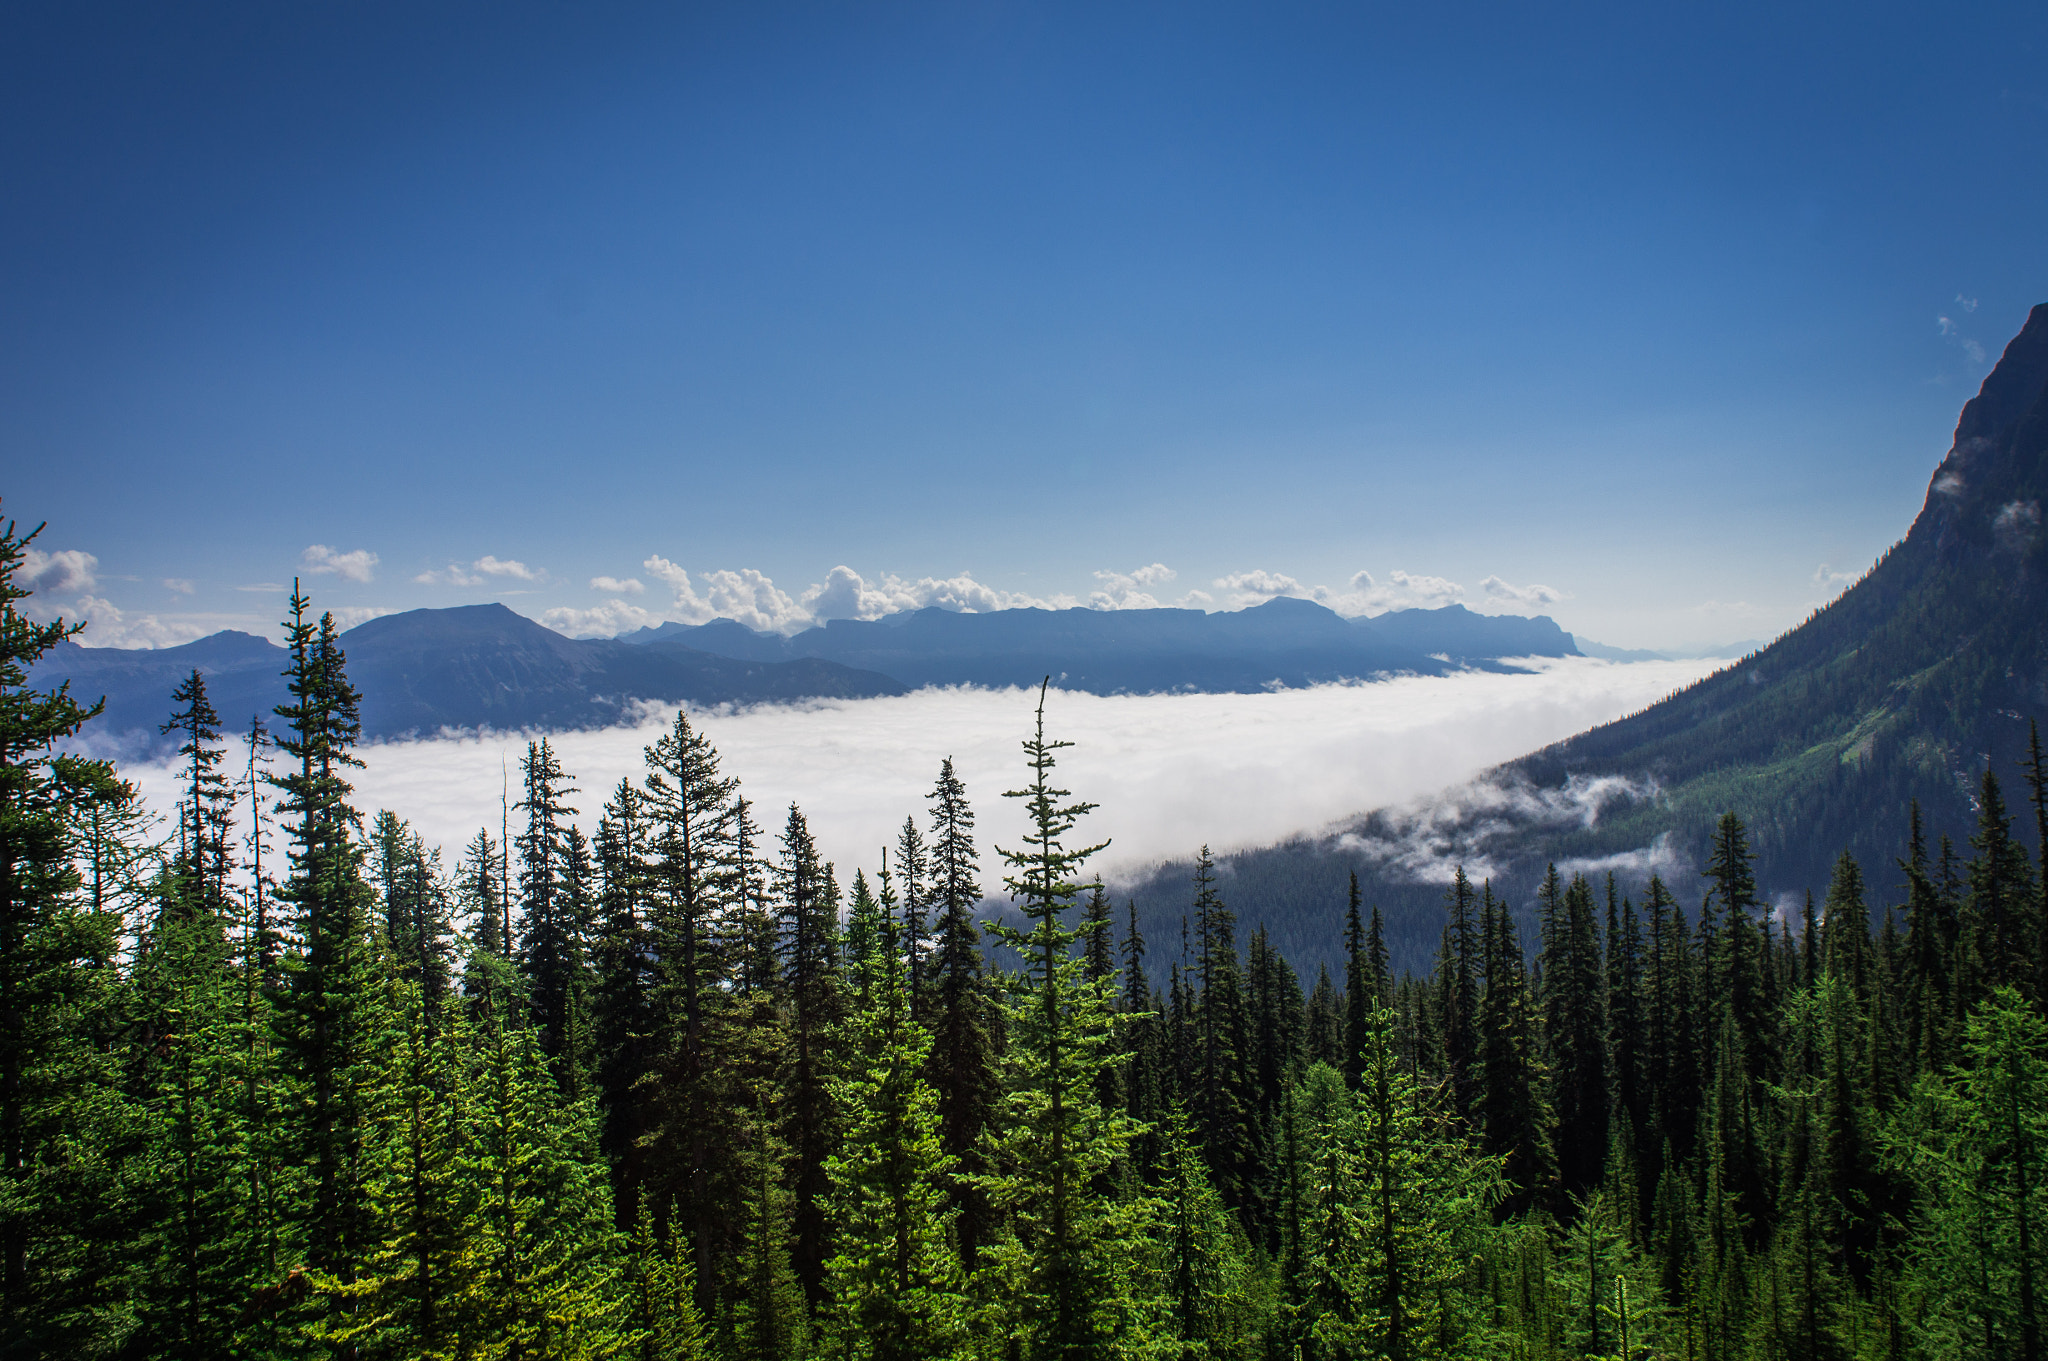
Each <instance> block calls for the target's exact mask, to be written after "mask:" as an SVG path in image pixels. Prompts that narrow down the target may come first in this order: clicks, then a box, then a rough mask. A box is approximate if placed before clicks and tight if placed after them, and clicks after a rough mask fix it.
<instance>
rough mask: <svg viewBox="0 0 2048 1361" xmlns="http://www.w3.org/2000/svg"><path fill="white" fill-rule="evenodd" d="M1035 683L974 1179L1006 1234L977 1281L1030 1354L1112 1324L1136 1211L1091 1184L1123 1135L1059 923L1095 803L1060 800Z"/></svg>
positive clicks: (1074, 929)
mask: <svg viewBox="0 0 2048 1361" xmlns="http://www.w3.org/2000/svg"><path fill="white" fill-rule="evenodd" d="M1048 685H1049V682H1048ZM1046 689H1047V686H1041V687H1040V690H1039V700H1038V709H1037V721H1036V726H1035V728H1034V731H1033V735H1032V737H1031V738H1030V739H1029V740H1027V741H1026V742H1025V743H1024V754H1025V758H1026V762H1027V764H1028V766H1029V768H1030V770H1031V774H1032V781H1031V784H1030V785H1028V786H1027V787H1025V788H1023V789H1018V790H1012V791H1007V793H1006V795H1005V797H1011V798H1019V799H1023V800H1024V801H1025V811H1026V816H1027V817H1028V819H1029V835H1028V836H1027V838H1026V840H1025V843H1024V845H1023V846H1022V847H1021V848H1019V849H1017V850H1001V851H1000V854H1001V855H1002V857H1003V860H1004V863H1005V864H1006V865H1007V866H1008V867H1009V872H1008V873H1007V874H1006V875H1005V876H1004V880H1003V882H1004V885H1005V886H1006V887H1007V888H1008V889H1009V890H1010V893H1011V895H1012V897H1013V898H1014V899H1016V900H1018V901H1019V902H1020V904H1021V907H1022V910H1023V913H1024V917H1025V919H1026V920H1027V921H1028V922H1030V924H1031V925H1030V929H1029V930H1021V929H1018V928H1015V927H1009V926H1006V925H1003V924H1001V923H991V929H993V930H994V931H995V933H996V934H997V936H998V938H999V939H1001V940H1002V941H1003V942H1004V943H1005V944H1007V945H1009V946H1010V947H1011V948H1012V949H1014V950H1016V951H1017V952H1018V954H1019V955H1020V956H1021V957H1022V960H1023V967H1022V969H1021V970H1020V971H1019V972H1018V974H1016V975H1015V976H1014V977H1013V978H1012V979H1011V980H1010V985H1011V986H1010V1002H1009V1005H1008V1008H1007V1010H1008V1020H1009V1032H1010V1043H1009V1046H1008V1049H1007V1050H1006V1052H1005V1054H1004V1066H1005V1069H1006V1072H1007V1076H1008V1081H1007V1082H1006V1083H1005V1084H1004V1086H1005V1094H1004V1100H1003V1106H1002V1110H1001V1116H1000V1119H999V1120H998V1121H997V1122H995V1123H996V1128H997V1129H998V1130H999V1131H1000V1133H999V1135H998V1138H997V1142H996V1144H995V1146H994V1148H993V1149H992V1158H993V1161H994V1167H993V1169H992V1170H991V1171H990V1172H989V1173H987V1174H984V1175H982V1176H980V1177H979V1178H978V1179H977V1180H978V1184H980V1185H981V1186H982V1187H983V1188H984V1190H985V1191H986V1192H987V1194H988V1196H989V1199H990V1202H991V1206H992V1208H993V1209H994V1210H995V1211H996V1213H998V1214H999V1215H1001V1216H1002V1218H1003V1220H1004V1221H1005V1227H1006V1230H1007V1232H1006V1234H1005V1236H1004V1237H1003V1238H1002V1239H1001V1240H1000V1241H998V1242H996V1243H992V1244H990V1245H988V1248H987V1249H986V1251H985V1252H984V1253H983V1257H984V1264H983V1267H982V1272H983V1274H984V1277H993V1278H994V1279H996V1280H1000V1281H1001V1282H1002V1283H1003V1288H1004V1298H1005V1304H1004V1305H1003V1307H1002V1308H1001V1309H1000V1310H999V1311H998V1326H999V1327H1000V1328H1001V1329H1002V1333H1003V1335H1005V1336H1007V1337H1009V1338H1011V1339H1014V1341H1015V1343H1016V1345H1017V1346H1018V1347H1019V1349H1020V1350H1021V1351H1022V1353H1023V1354H1024V1355H1025V1356H1026V1357H1032V1358H1037V1357H1072V1356H1080V1355H1084V1354H1089V1353H1092V1352H1094V1351H1095V1350H1096V1349H1098V1348H1101V1347H1103V1346H1104V1345H1106V1344H1107V1343H1108V1341H1109V1340H1110V1338H1111V1337H1113V1336H1114V1335H1115V1334H1116V1333H1117V1332H1118V1331H1119V1330H1120V1327H1121V1324H1122V1321H1123V1318H1122V1316H1123V1314H1124V1313H1125V1312H1126V1308H1127V1306H1128V1303H1129V1294H1128V1290H1129V1285H1128V1279H1127V1277H1124V1274H1123V1273H1122V1272H1120V1271H1119V1266H1120V1265H1121V1264H1123V1263H1125V1262H1127V1261H1128V1255H1129V1249H1128V1244H1129V1240H1130V1239H1131V1238H1132V1237H1133V1236H1134V1234H1135V1232H1136V1230H1137V1226H1138V1222H1139V1216H1141V1215H1142V1213H1143V1210H1144V1206H1143V1205H1142V1203H1141V1202H1137V1201H1115V1200H1111V1199H1109V1198H1107V1197H1104V1196H1102V1195H1100V1194H1098V1193H1097V1190H1096V1187H1097V1184H1098V1178H1100V1177H1101V1176H1102V1174H1103V1173H1105V1172H1106V1171H1107V1170H1108V1169H1109V1168H1110V1167H1111V1166H1112V1165H1113V1164H1114V1163H1115V1162H1116V1161H1117V1159H1118V1158H1119V1157H1121V1156H1122V1155H1123V1153H1124V1150H1125V1146H1126V1145H1127V1144H1128V1142H1129V1140H1130V1136H1131V1133H1132V1131H1131V1128H1130V1124H1129V1121H1128V1119H1127V1118H1126V1117H1125V1116H1124V1115H1123V1114H1122V1113H1121V1112H1106V1111H1104V1110H1102V1108H1101V1106H1100V1103H1099V1102H1098V1100H1097V1098H1096V1091H1097V1080H1098V1076H1099V1074H1100V1072H1101V1070H1102V1068H1103V1067H1104V1066H1105V1065H1107V1064H1110V1063H1113V1062H1115V1056H1114V1054H1113V1053H1112V1051H1111V1048H1110V1044H1109V1039H1110V1019H1109V1018H1110V1013H1109V1005H1108V1003H1109V998H1108V996H1107V995H1106V989H1104V988H1103V987H1102V986H1101V985H1098V984H1095V983H1091V982H1090V981H1088V979H1087V978H1086V966H1085V963H1084V961H1082V960H1081V959H1079V958H1076V957H1075V956H1074V955H1073V953H1072V949H1073V946H1074V944H1075V942H1076V941H1077V940H1078V939H1079V938H1080V936H1081V932H1082V928H1080V927H1079V926H1069V925H1066V924H1065V923H1064V921H1063V920H1062V919H1063V918H1064V916H1065V915H1066V914H1067V913H1068V912H1070V911H1072V910H1074V909H1075V908H1076V907H1077V906H1078V903H1077V899H1078V898H1079V896H1080V894H1081V892H1082V891H1083V890H1084V889H1087V888H1092V887H1093V885H1092V884H1086V883H1082V882H1079V881H1078V878H1077V876H1078V875H1079V874H1080V872H1081V869H1082V867H1083V866H1084V865H1085V864H1086V862H1087V860H1088V859H1089V857H1091V856H1092V855H1094V854H1095V853H1096V852H1098V851H1100V850H1101V849H1102V847H1103V845H1106V844H1107V843H1101V844H1097V845H1087V846H1079V847H1077V846H1074V845H1072V844H1071V843H1070V840H1069V838H1070V837H1071V835H1072V833H1073V831H1074V829H1075V827H1076V825H1077V824H1078V823H1079V821H1080V819H1081V818H1082V817H1084V816H1086V815H1087V814H1088V813H1089V812H1090V811H1092V809H1093V808H1094V805H1093V804H1089V803H1085V802H1067V800H1068V799H1069V798H1070V797H1071V796H1070V794H1069V792H1068V791H1067V790H1064V789H1059V788H1056V787H1055V786H1054V785H1053V783H1052V771H1053V768H1054V764H1055V753H1056V752H1058V751H1059V750H1061V749H1062V748H1064V747H1067V746H1070V745H1072V744H1071V743H1066V742H1055V741H1052V740H1050V739H1048V738H1047V737H1046V735H1045V696H1046Z"/></svg>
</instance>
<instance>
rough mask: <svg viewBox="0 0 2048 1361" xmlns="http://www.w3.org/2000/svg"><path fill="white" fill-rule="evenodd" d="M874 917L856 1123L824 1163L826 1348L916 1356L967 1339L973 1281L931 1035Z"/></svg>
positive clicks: (885, 929) (848, 1088) (851, 1110)
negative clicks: (827, 1181)
mask: <svg viewBox="0 0 2048 1361" xmlns="http://www.w3.org/2000/svg"><path fill="white" fill-rule="evenodd" d="M856 883H857V887H856V889H855V898H856V901H858V900H859V898H860V897H861V896H862V893H863V891H864V886H861V885H859V881H858V880H857V881H856ZM876 924H877V926H878V927H879V928H880V929H879V930H878V931H877V933H876V934H875V936H874V937H872V938H871V939H870V940H869V941H868V942H867V943H866V948H865V950H864V952H863V954H862V957H861V959H860V965H859V969H860V972H861V973H862V974H863V975H864V976H866V977H867V978H868V979H869V994H868V996H867V997H866V999H865V1000H864V1002H863V1004H862V1006H861V1009H860V1013H859V1015H858V1016H857V1017H856V1018H855V1021H854V1026H853V1036H852V1040H853V1046H852V1047H853V1057H852V1071H851V1073H850V1074H849V1075H848V1076H847V1077H846V1078H844V1079H843V1080H841V1081H840V1082H838V1083H837V1084H836V1087H835V1092H836V1098H837V1104H838V1106H839V1108H840V1109H842V1110H844V1111H846V1112H847V1113H848V1116H847V1121H848V1123H847V1130H846V1139H845V1141H844V1143H843V1144H842V1145H841V1148H840V1151H839V1152H838V1153H836V1154H834V1155H833V1157H832V1158H831V1159H830V1160H828V1162H827V1164H826V1171H827V1174H828V1175H829V1176H830V1178H831V1183H832V1191H831V1195H830V1198H829V1201H828V1205H827V1208H828V1211H829V1217H830V1219H831V1222H832V1224H833V1226H834V1230H835V1242H836V1245H837V1250H836V1251H835V1252H834V1254H833V1256H832V1257H831V1259H830V1260H829V1261H828V1262H827V1263H826V1265H825V1281H826V1289H825V1298H826V1300H827V1301H828V1305H827V1309H826V1314H825V1319H824V1333H825V1349H826V1350H827V1351H828V1352H829V1353H831V1354H833V1355H836V1356H841V1357H846V1358H861V1359H863V1361H867V1359H871V1361H916V1359H917V1358H922V1357H927V1356H943V1355H947V1354H949V1353H950V1352H952V1351H953V1350H954V1349H955V1348H956V1347H957V1346H958V1345H959V1344H960V1342H961V1341H962V1340H963V1333H964V1329H965V1327H966V1298H965V1294H964V1285H965V1283H964V1280H963V1278H962V1275H961V1270H960V1264H959V1259H958V1257H957V1256H956V1255H955V1253H954V1250H953V1246H952V1243H951V1241H950V1230H951V1226H952V1220H953V1218H954V1215H955V1213H956V1212H955V1211H954V1210H953V1209H952V1207H951V1206H950V1204H949V1200H950V1197H949V1195H948V1190H949V1185H948V1184H949V1181H950V1179H951V1177H952V1174H953V1170H954V1165H953V1160H952V1159H951V1158H949V1157H947V1156H946V1153H945V1149H944V1145H943V1141H942V1140H941V1139H940V1137H939V1118H938V1102H937V1098H936V1096H935V1094H934V1093H933V1091H932V1088H931V1086H930V1084H929V1083H928V1082H927V1081H926V1080H925V1078H924V1070H925V1063H926V1059H927V1057H928V1053H929V1051H930V1048H931V1037H930V1035H929V1034H928V1033H927V1032H926V1031H925V1030H924V1028H923V1027H922V1026H920V1025H918V1024H917V1023H916V1021H914V1020H913V1019H912V1018H911V1016H910V996H909V984H908V979H907V977H906V976H905V975H906V973H907V970H906V969H905V968H904V966H903V964H902V962H901V961H900V960H899V959H898V957H897V953H896V950H897V944H896V941H895V939H894V932H893V930H892V929H891V928H890V927H889V925H888V924H887V922H886V921H882V920H879V919H878V921H877V923H876ZM850 934H851V933H849V935H850Z"/></svg>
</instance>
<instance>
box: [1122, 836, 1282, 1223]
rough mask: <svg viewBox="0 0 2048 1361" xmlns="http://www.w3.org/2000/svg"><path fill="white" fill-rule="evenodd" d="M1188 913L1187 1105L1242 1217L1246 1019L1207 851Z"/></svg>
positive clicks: (1246, 1174)
mask: <svg viewBox="0 0 2048 1361" xmlns="http://www.w3.org/2000/svg"><path fill="white" fill-rule="evenodd" d="M1099 891H1100V890H1098V892H1099ZM1193 915H1194V922H1195V939H1196V941H1197V943H1198V953H1197V955H1196V960H1195V962H1196V970H1197V974H1196V976H1197V978H1198V979H1199V981H1200V984H1201V993H1200V996H1199V998H1198V1000H1197V1002H1196V1005H1195V1032H1196V1034H1195V1046H1196V1055H1197V1057H1196V1063H1197V1065H1198V1066H1197V1068H1196V1070H1195V1073H1194V1099H1193V1101H1192V1102H1191V1103H1190V1106H1191V1108H1192V1111H1193V1114H1194V1118H1195V1131H1196V1137H1197V1139H1198V1140H1199V1141H1200V1143H1201V1148H1202V1156H1203V1158H1204V1160H1205V1161H1206V1162H1207V1163H1208V1165H1209V1169H1210V1174H1211V1176H1212V1177H1213V1178H1214V1179H1215V1181H1216V1183H1217V1190H1218V1192H1219V1193H1220V1194H1221V1195H1222V1196H1223V1200H1224V1203H1225V1204H1226V1205H1228V1206H1230V1207H1231V1208H1232V1209H1233V1210H1237V1211H1239V1212H1240V1213H1242V1212H1243V1210H1244V1207H1245V1205H1246V1202H1247V1200H1248V1198H1249V1195H1250V1192H1251V1185H1250V1174H1251V1170H1252V1169H1251V1167H1250V1166H1249V1163H1250V1158H1251V1131H1250V1130H1249V1128H1248V1127H1247V1119H1248V1112H1247V1111H1246V1109H1245V1105H1246V1103H1245V1093H1244V1091H1243V1072H1244V1050H1245V1045H1244V1041H1245V1016H1244V992H1243V988H1242V986H1241V983H1242V976H1241V974H1240V972H1239V967H1238V955H1237V917H1236V914H1235V913H1233V912H1232V911H1231V910H1230V909H1229V908H1228V907H1227V906H1225V905H1224V902H1223V899H1222V897H1221V896H1220V895H1218V894H1217V892H1216V869H1215V862H1214V861H1213V860H1211V859H1210V858H1209V848H1208V847H1207V846H1204V847H1202V849H1201V851H1200V853H1199V854H1197V855H1196V857H1195V901H1194V914H1193Z"/></svg>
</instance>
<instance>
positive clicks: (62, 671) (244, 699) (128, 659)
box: [29, 630, 285, 747]
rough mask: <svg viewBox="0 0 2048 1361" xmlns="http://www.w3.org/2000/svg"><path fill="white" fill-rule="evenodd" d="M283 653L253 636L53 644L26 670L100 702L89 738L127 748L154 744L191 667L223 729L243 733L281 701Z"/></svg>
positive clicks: (41, 681)
mask: <svg viewBox="0 0 2048 1361" xmlns="http://www.w3.org/2000/svg"><path fill="white" fill-rule="evenodd" d="M284 661H285V653H284V649H283V648H281V647H279V646H278V645H277V644H275V643H273V642H271V641H270V640H269V639H267V638H258V637H257V636H256V635H255V634H253V633H240V632H237V631H234V630H228V631H226V632H222V633H216V634H213V635H212V636H211V637H207V638H201V639H198V640H197V641H195V642H190V643H185V644H182V645H181V646H178V647H160V648H125V647H80V646H79V645H78V644H77V643H59V644H58V645H57V646H56V647H54V648H52V649H51V650H50V651H49V653H47V654H46V655H45V656H44V657H43V659H42V661H41V662H39V663H38V664H37V665H36V666H35V667H34V668H33V669H32V670H31V671H30V672H29V678H30V682H31V683H32V684H35V685H51V684H54V683H55V682H57V681H61V680H65V679H67V678H68V679H69V680H70V682H71V692H72V693H73V694H74V695H76V696H78V697H80V698H83V699H85V700H88V701H91V700H96V699H99V698H101V697H103V696H104V697H105V699H106V702H107V707H106V712H105V713H104V714H102V715H101V716H100V717H99V718H97V719H95V720H93V724H92V726H91V728H90V729H88V735H89V736H91V737H94V738H104V737H112V736H115V735H122V736H124V737H125V738H126V739H127V740H126V742H125V745H127V746H130V747H136V746H140V747H155V746H158V745H161V741H160V739H161V734H159V733H158V732H157V725H158V724H160V723H162V722H163V721H164V719H165V718H167V717H169V716H170V712H171V707H172V706H171V691H172V690H173V689H175V688H176V687H177V684H178V682H179V681H181V680H183V679H184V678H185V677H186V676H188V675H190V674H191V673H192V672H193V671H194V670H195V669H196V670H198V671H200V672H202V673H204V675H205V676H206V688H207V696H208V698H210V699H211V700H212V701H213V707H214V709H215V710H216V711H217V712H218V713H219V714H220V716H221V722H222V724H223V725H224V727H225V728H226V729H227V730H229V731H242V732H246V731H248V728H249V720H250V719H251V718H252V717H254V716H255V715H257V714H261V715H262V716H263V718H264V721H265V723H266V724H267V723H270V722H271V717H270V711H271V709H272V708H273V707H275V706H276V705H278V704H281V703H283V702H284V698H285V693H284V682H283V681H282V680H281V679H279V676H278V672H279V671H280V670H281V669H282V668H283V666H284Z"/></svg>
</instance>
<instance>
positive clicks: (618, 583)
mask: <svg viewBox="0 0 2048 1361" xmlns="http://www.w3.org/2000/svg"><path fill="white" fill-rule="evenodd" d="M590 589H591V590H593V591H603V592H604V593H605V594H606V595H641V594H643V593H644V592H645V591H646V590H647V583H646V582H644V581H642V580H641V579H640V578H639V577H626V578H624V579H621V578H619V577H592V578H591V579H590Z"/></svg>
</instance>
